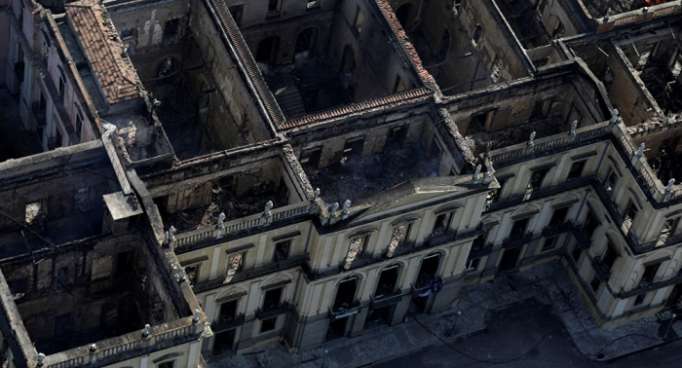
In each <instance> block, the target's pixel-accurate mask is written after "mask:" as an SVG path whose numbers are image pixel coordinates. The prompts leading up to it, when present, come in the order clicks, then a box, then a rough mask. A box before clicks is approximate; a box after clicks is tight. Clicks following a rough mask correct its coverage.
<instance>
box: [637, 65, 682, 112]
mask: <svg viewBox="0 0 682 368" xmlns="http://www.w3.org/2000/svg"><path fill="white" fill-rule="evenodd" d="M681 69H682V64H681V63H680V62H679V61H678V63H677V64H676V66H675V70H671V69H670V68H669V67H668V66H667V65H665V64H661V63H650V64H649V65H647V67H646V68H645V69H644V70H643V71H642V73H641V74H640V78H642V81H644V84H645V85H646V88H647V89H648V90H649V92H651V94H652V95H653V96H654V99H656V102H657V103H658V105H659V106H660V107H661V109H663V111H664V112H665V113H666V114H671V113H679V112H682V81H680V71H681ZM675 74H677V75H675Z"/></svg>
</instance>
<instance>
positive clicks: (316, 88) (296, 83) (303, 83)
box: [261, 58, 352, 118]
mask: <svg viewBox="0 0 682 368" xmlns="http://www.w3.org/2000/svg"><path fill="white" fill-rule="evenodd" d="M261 71H262V72H263V76H264V78H265V80H266V82H267V84H268V87H269V88H270V90H271V91H272V93H273V95H274V96H275V98H276V99H277V103H278V104H279V105H280V107H281V108H282V112H283V113H284V115H285V116H287V117H288V118H296V117H300V116H302V115H305V114H310V113H314V112H318V111H321V110H325V109H329V108H333V107H336V106H339V105H343V104H346V103H350V102H352V99H351V94H350V93H349V91H348V90H347V89H346V88H344V87H343V77H344V76H343V75H340V74H339V73H336V72H334V71H333V70H332V68H331V67H329V66H327V65H325V64H324V63H323V62H322V61H320V60H319V59H316V58H299V60H298V61H297V62H296V63H294V64H290V65H285V66H261Z"/></svg>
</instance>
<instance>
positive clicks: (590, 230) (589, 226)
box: [583, 209, 600, 240]
mask: <svg viewBox="0 0 682 368" xmlns="http://www.w3.org/2000/svg"><path fill="white" fill-rule="evenodd" d="M599 225H600V224H599V219H597V216H595V215H594V213H593V212H592V210H591V209H590V210H587V217H586V218H585V222H584V223H583V231H584V232H585V236H587V239H588V240H590V239H592V236H593V235H594V231H595V230H597V228H598V227H599Z"/></svg>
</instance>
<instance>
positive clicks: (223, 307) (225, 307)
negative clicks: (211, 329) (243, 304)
mask: <svg viewBox="0 0 682 368" xmlns="http://www.w3.org/2000/svg"><path fill="white" fill-rule="evenodd" d="M238 305H239V299H234V300H230V301H227V302H224V303H222V304H220V314H219V316H218V319H219V321H220V322H231V321H234V320H235V318H237V306H238Z"/></svg>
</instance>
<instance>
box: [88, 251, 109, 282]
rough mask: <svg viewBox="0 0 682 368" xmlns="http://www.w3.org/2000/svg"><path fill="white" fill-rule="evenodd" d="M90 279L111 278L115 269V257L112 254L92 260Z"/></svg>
mask: <svg viewBox="0 0 682 368" xmlns="http://www.w3.org/2000/svg"><path fill="white" fill-rule="evenodd" d="M90 267H91V269H90V280H93V281H95V280H102V279H106V278H109V277H110V276H111V275H112V273H113V270H114V259H113V258H112V257H111V256H103V257H99V258H95V259H93V260H92V265H91V266H90Z"/></svg>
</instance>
